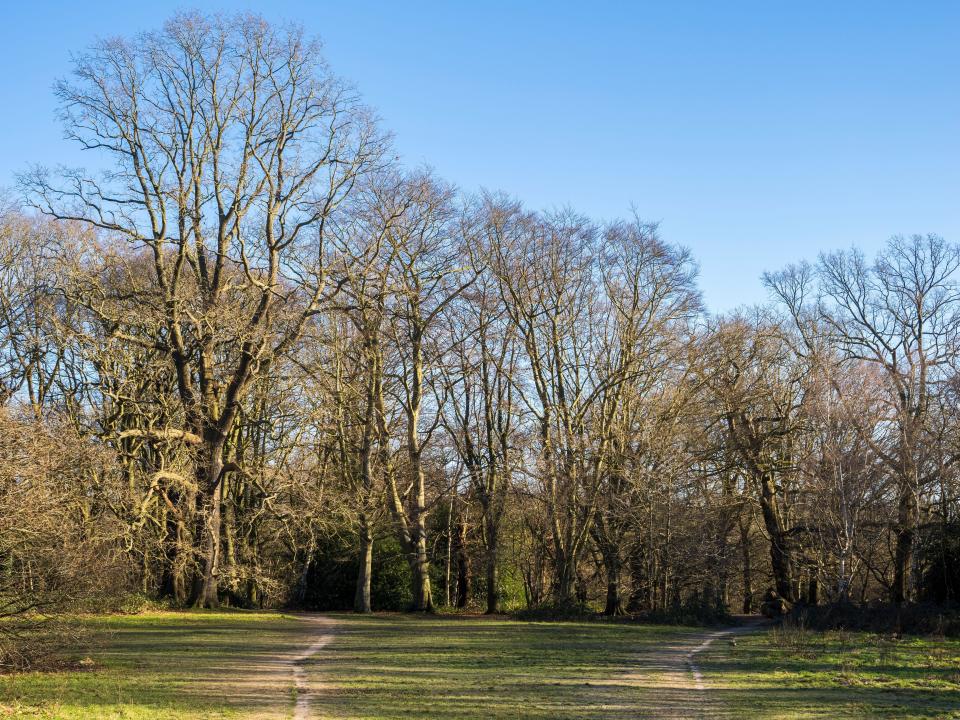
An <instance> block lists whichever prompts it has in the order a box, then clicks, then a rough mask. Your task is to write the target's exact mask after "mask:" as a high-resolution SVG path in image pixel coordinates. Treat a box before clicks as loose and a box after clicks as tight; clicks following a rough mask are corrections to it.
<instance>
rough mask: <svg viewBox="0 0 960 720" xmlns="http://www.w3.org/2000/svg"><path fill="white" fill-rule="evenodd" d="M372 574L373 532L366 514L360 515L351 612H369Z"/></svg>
mask: <svg viewBox="0 0 960 720" xmlns="http://www.w3.org/2000/svg"><path fill="white" fill-rule="evenodd" d="M372 573H373V530H372V529H371V527H370V523H369V521H368V519H367V516H366V514H363V513H361V515H360V567H359V569H358V571H357V587H356V592H355V593H354V596H353V611H354V612H358V613H368V612H371V607H370V580H371V576H372Z"/></svg>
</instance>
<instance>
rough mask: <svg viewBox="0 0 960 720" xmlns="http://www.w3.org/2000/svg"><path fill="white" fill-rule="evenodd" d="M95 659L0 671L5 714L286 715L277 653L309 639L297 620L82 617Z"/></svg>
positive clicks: (287, 690)
mask: <svg viewBox="0 0 960 720" xmlns="http://www.w3.org/2000/svg"><path fill="white" fill-rule="evenodd" d="M82 625H83V626H84V627H85V629H87V630H89V631H90V635H91V642H92V643H93V644H92V646H91V647H88V648H85V649H84V650H83V654H82V655H80V656H79V657H84V656H88V657H89V658H91V659H92V660H93V664H92V665H89V666H85V665H79V666H78V667H77V668H76V669H73V670H69V671H57V672H30V673H22V674H14V675H0V717H16V718H43V719H44V720H46V719H48V718H50V719H52V718H57V719H60V718H62V719H63V720H74V719H76V720H80V719H81V718H83V719H84V720H89V719H91V718H98V719H99V718H104V719H106V720H113V719H114V718H123V719H124V720H147V719H149V720H154V719H158V718H164V720H168V719H169V720H200V719H201V718H202V719H204V720H206V719H209V718H241V717H242V718H263V719H264V720H267V719H272V718H287V717H289V716H290V712H291V710H290V709H291V708H292V697H293V678H292V676H291V673H290V669H289V667H287V666H285V665H283V664H282V662H280V663H278V662H276V659H277V656H278V654H282V653H290V652H294V651H295V650H296V649H298V648H300V647H301V646H302V644H303V638H302V632H303V626H302V623H300V622H299V621H298V620H296V619H295V618H290V617H285V616H282V615H277V614H272V613H243V612H190V613H172V612H168V613H146V614H143V615H135V616H105V617H97V618H89V619H86V620H84V621H82Z"/></svg>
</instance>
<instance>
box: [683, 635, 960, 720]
mask: <svg viewBox="0 0 960 720" xmlns="http://www.w3.org/2000/svg"><path fill="white" fill-rule="evenodd" d="M700 664H701V666H702V668H703V671H704V677H705V679H706V681H707V683H708V685H709V687H710V688H711V689H712V690H713V692H714V694H715V695H716V696H717V697H718V700H719V701H720V702H722V703H723V704H724V706H725V707H726V708H727V709H728V710H729V711H730V712H731V713H733V714H734V715H735V716H738V717H763V718H897V719H898V720H900V719H907V718H960V641H957V640H934V639H929V638H906V639H903V640H894V639H892V638H889V637H883V636H879V635H874V634H871V633H859V632H858V633H853V632H828V633H819V632H812V631H809V630H804V629H796V628H793V629H790V628H788V629H784V630H776V629H775V630H773V631H771V632H768V633H762V634H757V635H751V636H743V637H740V638H738V639H737V642H736V646H731V644H730V643H729V642H727V641H725V640H720V641H718V642H716V643H715V644H714V645H713V646H712V647H711V648H710V649H709V650H708V651H707V652H705V653H703V654H702V655H701V656H700Z"/></svg>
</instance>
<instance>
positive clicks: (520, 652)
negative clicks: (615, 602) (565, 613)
mask: <svg viewBox="0 0 960 720" xmlns="http://www.w3.org/2000/svg"><path fill="white" fill-rule="evenodd" d="M337 621H338V625H339V630H338V634H337V636H336V639H335V641H334V643H333V644H332V645H330V646H329V647H328V648H325V649H323V650H321V652H320V653H319V654H318V655H316V656H315V657H314V659H313V662H312V663H311V666H310V672H311V678H312V679H313V680H314V681H315V682H316V683H318V684H322V687H323V688H324V692H323V693H322V694H321V696H320V697H319V698H318V702H317V704H316V706H315V707H316V710H317V711H318V715H319V717H329V718H335V717H349V718H355V719H357V720H374V719H375V720H392V719H394V718H424V717H429V718H432V719H433V720H452V719H453V718H477V717H483V718H497V719H499V718H504V719H506V718H511V719H514V718H531V719H534V718H542V719H544V720H546V719H548V718H549V719H550V720H562V719H567V718H569V719H571V720H572V719H573V718H635V717H647V716H648V714H647V713H648V711H649V709H650V707H651V706H653V705H655V704H656V697H655V696H654V695H653V694H652V693H653V692H654V691H651V690H650V688H649V687H645V686H644V684H643V683H637V682H634V681H631V680H630V679H628V678H627V677H626V672H627V671H628V669H631V665H634V664H635V663H636V659H637V656H638V654H640V653H644V652H650V651H651V649H653V648H655V647H656V646H657V645H658V644H660V643H662V642H665V641H667V640H669V639H675V638H677V637H678V636H679V635H683V634H686V633H689V632H690V630H685V629H681V628H676V627H663V626H643V625H631V624H622V623H598V622H563V623H539V622H517V621H510V620H501V619H489V618H450V617H447V618H429V617H428V618H417V617H407V616H396V615H392V616H374V617H350V616H340V617H338V618H337ZM653 672H655V671H653Z"/></svg>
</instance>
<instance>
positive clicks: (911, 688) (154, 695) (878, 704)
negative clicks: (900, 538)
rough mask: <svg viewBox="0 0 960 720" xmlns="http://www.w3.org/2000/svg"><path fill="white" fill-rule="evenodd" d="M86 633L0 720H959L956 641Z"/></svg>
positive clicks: (183, 627) (499, 630)
mask: <svg viewBox="0 0 960 720" xmlns="http://www.w3.org/2000/svg"><path fill="white" fill-rule="evenodd" d="M83 626H84V627H85V628H86V629H88V630H89V633H90V638H89V647H87V648H85V650H84V652H83V654H81V655H79V656H77V660H79V661H80V662H78V663H77V664H74V665H70V666H67V667H64V668H62V669H60V670H57V671H48V672H33V673H23V674H16V675H0V717H17V718H35V719H40V718H42V719H44V720H47V719H52V718H63V719H64V720H77V719H79V718H105V719H107V720H114V719H120V718H123V719H124V720H154V719H159V718H163V719H164V720H201V719H203V720H211V719H213V718H245V719H248V720H254V719H256V720H273V719H274V718H287V719H289V718H291V717H293V718H296V719H297V720H306V719H307V718H355V719H361V718H362V719H363V720H375V719H376V720H386V719H387V718H390V719H393V718H432V719H435V720H452V719H453V718H457V719H460V720H462V719H465V718H478V717H482V718H497V719H500V718H504V719H505V718H511V719H513V718H531V719H538V718H539V719H546V718H551V719H557V720H562V719H567V718H569V719H572V718H674V717H676V718H680V717H683V718H696V717H709V718H714V717H731V718H732V717H770V718H815V717H820V718H826V717H836V718H841V717H842V718H852V717H879V716H888V717H897V718H901V717H917V718H933V717H941V718H950V717H957V718H960V642H958V641H933V640H903V641H892V640H885V639H883V638H878V637H876V636H871V635H867V634H864V633H859V634H853V633H846V634H842V633H840V634H838V633H829V634H819V633H810V632H805V631H789V632H788V631H781V630H772V631H768V632H751V630H753V629H755V628H750V627H747V628H738V629H737V631H736V632H737V633H745V634H739V635H737V637H736V639H735V640H734V639H733V638H732V636H728V635H729V634H728V632H727V631H711V630H704V629H702V628H700V629H694V628H680V627H673V626H656V625H639V624H631V623H621V622H563V623H544V622H518V621H513V620H507V619H504V618H486V617H473V616H442V615H440V616H430V617H415V616H407V615H373V616H368V617H358V616H354V615H347V614H331V615H328V616H323V617H321V616H316V615H298V616H293V615H283V614H279V613H253V612H185V613H173V612H163V613H159V612H152V613H144V614H142V615H133V616H107V617H96V618H89V619H87V620H85V621H84V622H83ZM734 643H735V644H734Z"/></svg>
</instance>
